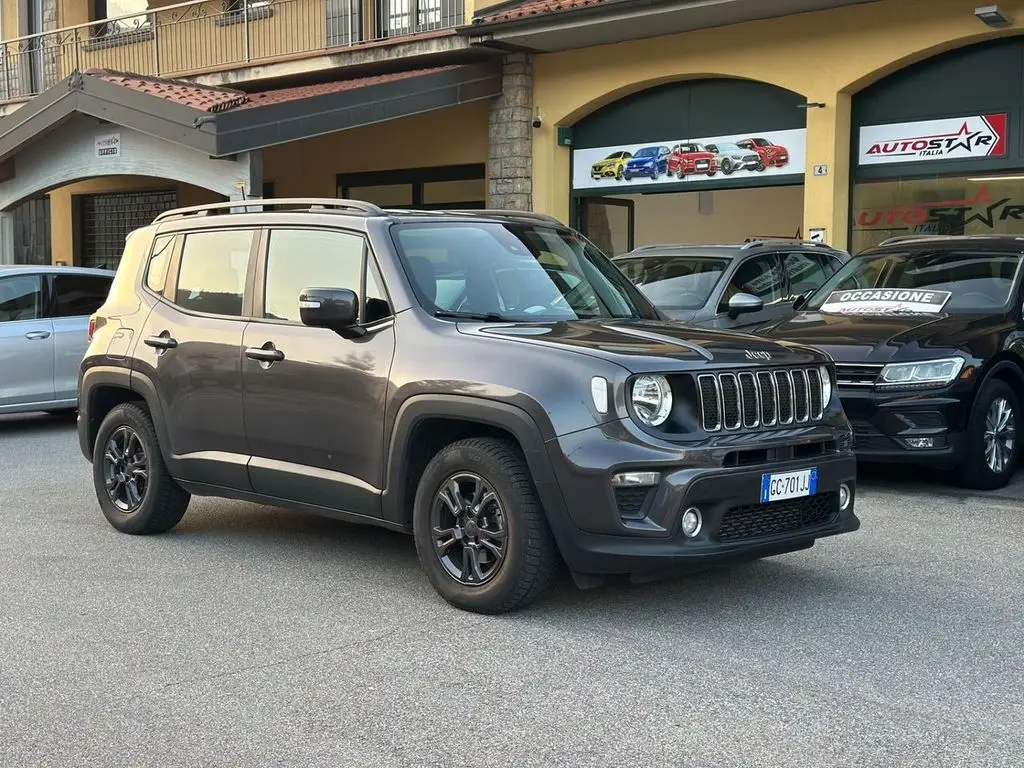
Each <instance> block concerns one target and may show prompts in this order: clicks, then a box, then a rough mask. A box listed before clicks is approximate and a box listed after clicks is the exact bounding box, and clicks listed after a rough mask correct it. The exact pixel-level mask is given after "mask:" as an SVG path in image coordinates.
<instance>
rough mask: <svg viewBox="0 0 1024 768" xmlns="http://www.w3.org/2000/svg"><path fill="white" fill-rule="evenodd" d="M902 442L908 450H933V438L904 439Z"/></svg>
mask: <svg viewBox="0 0 1024 768" xmlns="http://www.w3.org/2000/svg"><path fill="white" fill-rule="evenodd" d="M903 442H904V443H906V444H907V447H908V448H934V447H935V438H934V437H905V438H903Z"/></svg>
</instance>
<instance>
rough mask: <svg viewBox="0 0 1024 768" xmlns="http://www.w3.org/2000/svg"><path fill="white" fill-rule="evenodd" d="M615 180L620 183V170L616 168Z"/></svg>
mask: <svg viewBox="0 0 1024 768" xmlns="http://www.w3.org/2000/svg"><path fill="white" fill-rule="evenodd" d="M615 180H616V181H622V169H621V168H617V169H616V170H615Z"/></svg>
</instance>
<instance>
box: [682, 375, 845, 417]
mask: <svg viewBox="0 0 1024 768" xmlns="http://www.w3.org/2000/svg"><path fill="white" fill-rule="evenodd" d="M697 391H698V393H699V394H700V409H701V413H700V418H701V426H703V428H704V429H705V431H707V432H719V431H722V430H724V431H736V430H740V429H757V428H759V427H786V426H791V425H795V424H807V423H810V422H814V421H820V420H821V418H822V416H823V415H824V414H823V411H824V404H823V403H824V395H825V383H824V382H823V381H822V380H821V372H820V370H819V369H818V368H790V369H784V370H758V371H737V372H727V373H705V374H701V375H699V376H698V377H697Z"/></svg>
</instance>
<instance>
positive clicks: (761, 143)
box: [754, 139, 771, 147]
mask: <svg viewBox="0 0 1024 768" xmlns="http://www.w3.org/2000/svg"><path fill="white" fill-rule="evenodd" d="M754 143H755V144H756V145H757V146H759V147H768V146H771V145H770V143H769V142H768V141H767V139H754Z"/></svg>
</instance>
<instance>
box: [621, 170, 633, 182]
mask: <svg viewBox="0 0 1024 768" xmlns="http://www.w3.org/2000/svg"><path fill="white" fill-rule="evenodd" d="M622 178H624V179H625V180H626V181H632V180H633V177H632V176H630V175H629V172H628V171H627V172H626V173H624V174H623V175H622Z"/></svg>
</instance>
